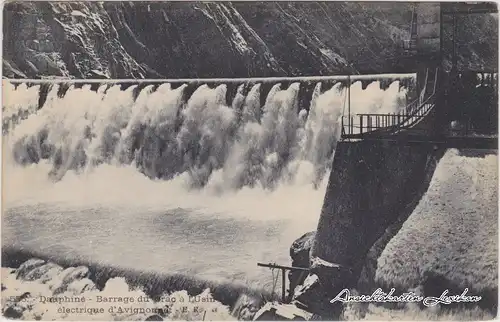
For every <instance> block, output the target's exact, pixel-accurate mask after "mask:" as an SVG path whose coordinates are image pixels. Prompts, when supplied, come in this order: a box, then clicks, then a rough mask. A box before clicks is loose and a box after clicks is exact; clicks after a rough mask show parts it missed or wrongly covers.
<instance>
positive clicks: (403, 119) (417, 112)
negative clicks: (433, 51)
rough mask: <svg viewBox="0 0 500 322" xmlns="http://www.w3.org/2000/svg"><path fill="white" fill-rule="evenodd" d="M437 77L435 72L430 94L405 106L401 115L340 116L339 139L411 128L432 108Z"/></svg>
mask: <svg viewBox="0 0 500 322" xmlns="http://www.w3.org/2000/svg"><path fill="white" fill-rule="evenodd" d="M437 75H438V71H437V70H436V73H435V77H434V87H433V92H432V94H431V95H430V96H429V97H427V98H426V99H424V100H422V99H421V98H420V97H419V98H417V99H416V100H414V101H413V102H411V103H409V104H407V105H406V106H405V109H404V110H403V111H402V112H401V113H386V114H379V113H370V114H365V113H362V114H356V115H348V116H342V119H341V123H342V124H341V128H342V133H341V138H361V137H363V136H366V135H378V134H390V133H396V132H399V131H401V130H404V129H408V128H411V127H412V126H414V125H415V124H417V123H418V122H420V121H421V120H422V119H423V118H424V117H425V116H426V115H427V114H428V113H429V112H430V111H431V110H432V109H433V108H434V98H435V95H436V84H437ZM426 80H427V76H426ZM426 83H427V82H426ZM426 87H427V86H426ZM425 91H426V88H424V94H425Z"/></svg>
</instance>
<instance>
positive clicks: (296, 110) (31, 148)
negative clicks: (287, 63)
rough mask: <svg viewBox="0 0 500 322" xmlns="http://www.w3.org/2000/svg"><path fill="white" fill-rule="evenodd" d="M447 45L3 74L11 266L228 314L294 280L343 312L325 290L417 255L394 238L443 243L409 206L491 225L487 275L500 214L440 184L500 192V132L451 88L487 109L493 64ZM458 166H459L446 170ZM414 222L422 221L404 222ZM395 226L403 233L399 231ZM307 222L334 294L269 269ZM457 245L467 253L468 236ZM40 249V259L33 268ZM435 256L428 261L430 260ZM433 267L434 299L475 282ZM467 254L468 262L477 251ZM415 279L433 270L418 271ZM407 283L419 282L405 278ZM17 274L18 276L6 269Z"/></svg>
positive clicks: (316, 271)
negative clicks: (449, 52) (398, 54)
mask: <svg viewBox="0 0 500 322" xmlns="http://www.w3.org/2000/svg"><path fill="white" fill-rule="evenodd" d="M445 13H446V12H445ZM437 26H439V24H437ZM432 43H433V41H430V44H431V45H432ZM410 47H411V46H410ZM430 48H435V47H433V46H431V47H430ZM412 50H413V49H412V48H410V49H409V51H410V52H411V51H412ZM431 56H432V55H431ZM437 56H438V58H439V61H438V62H436V61H432V60H431V63H426V64H417V65H416V67H415V70H413V71H412V73H410V74H389V75H350V76H335V77H324V78H316V77H312V78H302V79H301V78H299V79H297V78H284V79H274V78H267V79H263V78H253V79H247V80H241V79H239V80H230V79H205V80H188V79H180V80H162V79H157V80H145V81H136V80H135V81H134V80H112V81H106V80H51V81H50V82H47V81H43V80H4V93H7V94H6V95H5V97H6V100H5V101H4V109H3V111H4V113H3V120H2V121H3V129H4V133H3V134H4V135H3V141H4V173H5V179H4V180H5V182H6V184H7V187H8V188H9V189H6V190H7V191H5V192H4V203H5V206H4V214H3V226H2V235H3V236H4V237H3V239H2V253H3V257H2V258H3V263H2V264H3V265H2V266H3V267H7V268H17V271H16V273H12V272H11V271H8V272H9V274H10V275H9V276H12V274H17V276H25V277H26V276H27V278H26V280H27V281H28V282H30V279H35V277H36V276H38V275H43V274H42V273H44V274H45V273H46V271H47V270H53V271H56V272H57V274H59V273H60V271H63V268H64V271H63V272H66V270H68V269H71V268H73V269H74V268H75V267H76V266H78V267H76V270H73V271H70V272H69V273H68V275H66V276H65V277H67V276H69V275H71V274H73V275H81V276H80V277H84V279H85V278H86V279H88V280H85V282H86V283H88V284H86V285H84V286H81V285H80V284H77V285H76V286H75V285H73V284H70V283H69V282H68V281H66V282H65V283H66V284H67V285H65V286H64V287H62V286H61V285H57V287H58V288H56V289H61V288H62V289H65V290H66V291H67V292H71V291H72V290H73V289H75V288H79V290H78V292H85V290H86V288H87V291H88V289H89V288H91V287H87V286H88V285H93V284H95V289H92V290H91V291H89V292H103V294H105V295H104V296H112V294H115V293H120V294H125V295H126V294H129V292H130V293H131V294H130V296H137V294H140V295H141V296H147V297H151V298H154V299H157V298H161V296H162V293H163V292H169V293H171V294H177V295H176V296H180V295H178V293H177V292H183V291H187V292H188V294H189V295H190V296H192V295H198V294H201V293H202V292H205V290H206V289H210V290H209V292H210V294H211V295H212V296H213V297H214V298H215V300H217V301H218V302H219V303H220V305H221V307H224V310H222V309H221V310H222V311H223V312H224V314H221V315H220V316H215V317H214V316H210V317H209V318H211V319H217V317H219V318H220V317H222V318H227V319H229V318H231V316H230V314H229V313H230V312H229V311H232V310H233V309H235V308H236V307H237V303H236V302H237V300H238V298H239V297H240V296H241V295H242V294H249V295H252V296H256V297H257V298H259V297H260V298H264V299H265V300H266V301H271V300H273V299H276V297H274V295H273V294H272V293H273V291H275V290H277V289H279V288H281V287H283V286H284V287H285V288H287V293H288V296H289V301H288V300H287V301H286V302H294V303H296V304H297V303H300V305H299V306H300V307H301V308H304V307H305V309H304V310H305V311H307V312H314V313H315V314H317V315H321V316H322V317H335V318H336V317H338V312H337V307H329V306H326V308H325V307H324V303H322V302H320V301H317V298H318V297H317V294H318V292H319V294H320V295H321V296H325V293H326V297H325V299H328V297H330V298H332V297H333V296H335V294H336V293H337V292H338V291H339V290H341V289H343V288H358V289H359V290H363V288H365V289H371V288H372V287H373V285H378V284H374V282H373V281H375V280H376V281H377V283H379V284H382V285H389V286H392V284H391V281H390V279H387V278H385V276H382V277H380V276H378V275H380V274H381V272H384V270H387V271H389V272H390V273H393V271H391V270H390V269H389V268H388V266H389V265H385V266H384V265H380V267H377V266H378V265H377V263H375V264H374V263H373V261H375V262H376V261H377V260H378V259H379V258H380V259H381V260H385V261H387V262H389V263H392V264H391V265H398V264H400V265H402V266H404V264H405V263H401V260H400V258H398V255H397V254H399V253H397V252H395V251H394V252H392V253H391V252H389V251H390V250H394V249H397V250H401V249H404V248H405V246H406V245H407V244H411V243H415V241H414V240H411V238H413V239H418V238H421V237H419V236H420V235H419V232H420V231H421V230H424V232H425V234H424V235H425V236H427V238H428V239H429V240H430V239H432V238H434V239H438V237H439V236H436V234H433V231H432V229H434V231H436V230H438V229H443V227H438V226H432V225H431V224H428V225H427V226H425V225H423V226H422V223H421V222H419V220H418V218H415V216H414V215H425V214H426V213H431V215H433V216H436V217H438V216H439V218H440V220H441V223H442V225H443V226H445V227H449V226H453V225H455V224H456V226H457V227H461V228H462V229H463V230H464V231H465V232H464V231H461V232H460V233H461V234H458V233H457V235H458V236H464V234H470V235H472V234H473V233H474V232H473V231H472V229H470V227H469V225H468V220H470V221H471V222H474V223H475V224H476V225H477V227H481V228H482V229H483V230H485V231H487V232H489V235H488V236H486V237H484V236H481V238H479V237H478V238H477V240H475V239H474V243H473V245H476V244H478V243H483V244H486V245H491V247H490V248H485V249H481V250H482V251H483V253H484V254H485V255H484V257H486V258H482V257H481V258H479V259H478V260H477V262H480V263H482V262H485V263H486V264H485V266H484V267H481V266H479V269H478V270H481V268H487V269H488V270H492V267H496V265H497V264H496V258H494V257H495V255H491V254H493V253H494V251H495V250H496V248H495V247H496V242H494V241H493V238H492V236H494V235H495V234H496V233H495V231H493V230H492V229H491V227H493V224H495V223H496V222H497V219H496V217H495V216H493V217H492V214H494V215H495V211H494V210H493V209H488V210H487V211H484V213H483V211H482V210H478V212H479V214H480V216H483V217H482V218H481V219H478V218H476V217H477V216H472V215H471V217H472V219H471V218H467V214H470V213H469V212H466V211H464V210H463V209H462V208H460V207H462V206H461V205H460V206H459V205H458V204H459V202H457V201H456V200H457V199H460V198H461V197H460V198H459V197H457V196H453V197H450V198H447V199H445V201H443V202H442V203H446V205H444V204H443V205H441V204H438V203H439V198H440V195H441V194H443V193H444V192H446V196H448V194H450V195H451V194H453V191H454V190H453V189H452V188H450V186H453V185H457V186H459V185H467V189H468V190H467V189H465V188H464V189H463V191H462V193H463V195H464V196H466V197H467V198H470V200H469V199H467V200H469V201H470V202H471V205H472V206H471V207H476V208H477V209H480V208H481V207H482V205H481V204H480V203H479V201H478V200H480V201H483V202H484V204H488V205H490V203H489V202H491V201H492V200H494V198H495V197H494V196H493V194H492V193H491V191H494V190H495V189H496V188H495V186H494V184H495V182H496V181H497V180H496V179H495V176H494V175H492V170H491V169H493V168H494V165H495V164H496V156H495V154H496V151H495V149H496V145H497V141H496V140H497V137H496V132H497V128H495V124H490V123H488V122H487V121H485V119H486V120H488V119H489V118H488V117H486V118H485V117H479V118H477V119H474V118H471V117H469V116H470V113H467V112H468V111H470V109H468V108H467V107H464V108H463V109H461V111H460V112H457V108H454V107H456V105H454V104H455V103H456V102H452V99H453V98H454V95H453V94H450V93H457V92H459V93H464V94H467V95H464V97H465V101H467V102H470V101H473V99H471V97H479V96H480V97H485V98H486V99H485V102H486V103H487V102H490V103H491V102H493V103H494V104H480V105H481V106H485V107H487V108H486V109H485V111H484V114H486V115H489V114H488V113H491V111H492V110H496V105H495V104H496V102H497V97H495V95H494V94H492V93H496V92H497V91H498V78H497V73H496V72H495V71H488V70H482V71H475V70H473V71H466V70H459V71H458V73H456V74H453V73H452V72H451V71H450V70H447V69H446V68H443V66H442V65H444V64H441V62H442V60H441V58H442V57H439V55H437ZM428 59H430V58H428ZM444 67H445V66H444ZM455 84H456V85H455ZM458 84H460V85H458ZM457 88H460V89H462V90H460V91H459V90H457ZM463 89H467V91H465V90H463ZM484 93H489V94H488V95H484ZM492 106H493V108H491V107H492ZM484 114H482V115H483V116H484ZM447 150H448V151H447ZM443 161H444V162H443ZM481 167H485V168H486V169H488V170H487V171H481V170H478V169H480V168H481ZM448 169H453V171H454V172H453V173H459V174H460V175H457V176H456V178H449V177H447V176H446V175H445V174H444V173H445V172H446V171H447V170H448ZM493 172H494V171H493ZM492 183H493V184H492ZM448 190H451V191H448ZM488 191H489V194H488ZM477 196H481V197H480V198H479V197H477ZM477 198H479V199H477ZM447 207H448V208H447ZM450 209H451V210H450ZM469 210H470V209H467V211H469ZM440 211H442V212H443V214H440V213H439V212H440ZM453 211H457V212H458V213H459V214H458V215H457V216H456V217H453V216H451V215H450V213H451V212H453ZM429 216H430V215H429ZM431 218H432V217H431ZM454 218H455V220H457V222H454ZM407 219H408V220H409V226H408V225H406V226H404V227H402V226H403V223H405V222H406V220H407ZM426 219H427V220H428V222H431V220H429V217H426ZM458 221H459V222H458ZM415 222H416V223H415ZM412 225H413V226H412ZM429 227H430V228H429ZM464 227H465V228H464ZM54 230H56V231H57V232H54ZM400 230H401V231H403V232H408V233H407V234H406V235H404V236H396V237H395V235H398V231H400ZM450 230H451V229H450ZM309 231H315V236H314V238H313V239H311V240H310V244H311V246H310V249H306V250H307V252H308V254H307V258H306V259H305V261H302V262H297V263H292V264H290V265H293V266H300V267H302V268H304V269H307V270H308V272H309V273H310V276H309V277H313V278H314V276H313V275H316V276H317V278H318V279H317V281H320V282H321V285H322V286H321V287H322V289H320V290H319V291H318V289H317V288H316V289H315V288H314V287H316V286H317V284H314V283H312V284H310V285H309V284H307V283H306V282H304V279H306V276H302V280H301V281H300V283H297V284H298V285H293V287H292V285H291V283H289V285H281V284H280V283H283V282H281V281H280V279H275V276H269V275H268V274H266V273H267V272H266V271H264V270H263V269H262V268H259V267H257V265H256V264H257V262H269V261H275V262H278V263H283V264H288V263H290V258H289V256H288V254H287V249H288V248H289V247H290V245H292V244H293V243H294V241H295V240H296V239H297V237H299V236H301V235H303V234H304V233H305V232H309ZM447 232H448V233H450V234H453V233H456V232H455V231H453V230H451V231H447ZM405 238H408V239H410V242H407V241H406V240H405ZM457 238H460V237H457ZM131 241H132V242H131ZM405 243H407V244H405ZM419 245H420V246H421V247H422V248H423V249H426V248H425V247H424V245H425V243H424V242H422V243H421V244H419ZM449 247H450V249H451V250H453V253H459V252H460V251H463V247H464V246H463V245H461V244H460V245H458V246H457V243H456V242H454V243H451V244H450V246H449ZM117 248H120V249H121V250H122V251H121V252H120V253H118V252H117V251H116V249H117ZM377 248H378V249H377ZM384 249H387V250H388V251H383V252H381V250H384ZM309 251H310V253H309ZM422 252H424V251H422ZM309 254H310V256H309ZM34 257H36V258H39V259H40V261H38V262H36V261H35V262H33V261H32V262H30V264H29V265H28V264H26V263H27V262H26V261H27V260H29V259H33V258H34ZM438 257H439V256H438ZM422 258H424V256H422ZM413 260H414V261H415V262H418V260H417V259H413ZM294 261H295V259H293V258H292V262H294ZM370 261H371V262H370ZM422 261H423V262H424V263H420V262H418V263H416V264H415V266H414V267H417V268H416V270H418V269H419V267H420V266H418V265H422V266H425V265H428V263H427V262H425V260H424V259H422ZM47 262H48V263H47ZM435 262H436V264H433V265H436V266H438V268H441V269H442V271H444V273H443V272H441V273H442V276H438V277H436V276H430V277H429V276H427V275H426V276H425V278H426V280H424V281H423V284H424V286H425V287H426V288H427V294H432V295H434V293H433V292H436V291H437V292H440V291H441V290H440V289H432V288H430V290H429V285H430V284H432V283H431V282H433V281H436V280H437V281H440V282H441V283H444V285H446V286H448V287H449V288H451V286H453V287H454V288H458V287H460V286H464V285H461V284H460V285H458V286H457V285H454V284H453V281H449V280H447V275H446V273H447V272H449V271H447V269H448V268H447V267H444V268H443V267H442V266H439V265H441V262H439V258H438V259H436V260H435ZM450 262H452V263H453V261H452V260H451V259H450ZM54 263H57V265H60V266H61V267H58V266H54V265H55V264H54ZM460 263H461V264H463V265H464V266H467V265H470V263H468V259H467V258H465V259H463V258H462V259H460ZM30 265H33V266H36V268H35V269H32V268H33V267H30ZM478 265H479V264H478ZM488 265H490V266H488ZM373 266H375V267H373ZM40 267H44V269H43V270H42V269H40ZM82 267H83V268H82ZM59 268H60V270H59ZM85 268H86V269H87V270H86V271H85ZM30 269H31V270H30ZM37 269H39V271H36V270H37ZM24 270H26V272H24ZM40 270H41V271H42V272H40ZM33 271H35V272H34V273H33ZM75 271H76V273H75ZM430 271H431V272H433V271H432V270H430ZM77 273H78V274H77ZM390 273H387V274H386V275H390ZM468 273H470V270H467V269H464V271H463V272H462V274H464V275H466V274H468ZM57 274H56V275H57ZM377 274H378V275H377ZM49 275H50V274H49ZM33 276H35V277H33ZM405 276H411V277H412V279H413V280H412V282H413V281H418V280H419V279H420V278H421V276H420V272H417V273H415V272H412V274H407V275H405ZM443 276H444V277H443ZM120 277H124V278H125V279H124V281H122V280H117V278H120ZM490 277H491V276H490V275H488V274H484V276H481V277H479V278H478V279H480V280H481V281H482V283H484V285H482V284H481V283H479V284H481V285H480V287H478V289H477V290H476V289H475V290H474V291H476V292H479V293H480V294H481V295H482V296H483V297H485V298H486V299H487V301H486V304H485V307H486V308H487V309H488V310H490V311H491V310H495V305H493V304H492V303H495V295H494V294H495V290H496V289H495V284H497V282H496V281H495V280H491V281H490V282H485V280H487V279H489V278H490ZM384 278H385V279H384ZM432 278H434V280H432ZM84 279H83V280H84ZM63 280H64V278H63ZM89 280H90V281H89ZM299 280H300V278H299ZM394 280H395V281H397V283H399V284H398V285H400V286H402V287H407V286H408V285H407V284H405V277H404V276H396V278H394ZM443 280H444V282H443ZM470 280H472V282H476V280H474V278H472V277H471V278H470ZM470 280H467V282H470ZM16 281H18V280H17V279H16V276H15V275H14V277H13V278H11V279H9V282H12V283H15V282H16ZM361 281H365V285H361V284H362V283H361ZM76 282H78V281H76ZM290 282H291V280H290ZM384 283H385V284H384ZM415 283H416V284H417V285H418V283H417V282H415ZM62 284H64V283H62ZM283 284H287V281H285V282H284V283H283ZM301 284H302V285H301ZM479 284H478V285H479ZM44 285H49V286H48V288H50V289H42V290H41V291H40V292H42V294H45V293H43V292H48V293H50V292H52V290H53V289H52V288H51V287H52V286H51V285H52V284H50V283H49V284H44ZM442 285H443V284H442ZM450 285H451V286H450ZM468 285H469V284H467V283H465V286H468ZM492 285H493V286H492ZM9 286H10V284H9ZM9 286H8V287H9ZM70 286H71V287H70ZM287 286H288V287H287ZM412 286H414V285H412ZM132 287H139V288H140V290H137V289H135V288H134V289H133V288H132ZM269 290H271V292H269ZM294 290H298V291H299V293H300V294H299V295H298V296H295V292H294ZM140 292H144V294H143V293H140ZM315 292H316V293H315ZM311 293H312V294H311ZM205 295H206V294H205ZM205 295H203V296H205ZM44 296H45V295H44ZM492 307H493V309H492ZM37 310H38V311H37ZM33 311H34V312H35V313H33V315H32V316H31V317H33V318H40V317H43V314H44V313H43V308H42V307H36V309H34V310H33ZM40 312H42V313H40ZM231 313H233V312H231ZM254 313H255V312H254ZM159 314H162V313H159ZM493 314H494V313H493ZM163 315H164V314H163ZM100 317H101V318H110V315H103V316H100ZM111 317H115V316H113V315H112V316H111ZM197 317H198V318H199V319H204V318H205V316H197ZM233 317H234V314H233ZM260 317H262V316H260ZM144 318H145V317H144ZM252 318H253V315H252Z"/></svg>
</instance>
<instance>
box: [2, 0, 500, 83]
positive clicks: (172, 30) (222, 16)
mask: <svg viewBox="0 0 500 322" xmlns="http://www.w3.org/2000/svg"><path fill="white" fill-rule="evenodd" d="M411 15H412V12H411V6H410V5H409V4H406V3H366V2H362V3H359V2H353V3H349V2H265V3H264V2H252V3H249V2H235V3H231V2H216V3H210V2H203V3H200V2H109V3H97V2H64V3H57V2H23V3H21V2H16V3H9V4H6V6H5V8H4V35H5V37H4V65H3V72H4V75H5V76H7V77H16V78H25V77H43V76H66V77H68V76H70V77H76V78H101V77H103V78H105V77H111V78H122V77H124V78H157V77H168V78H193V77H251V76H261V77H268V76H299V75H330V74H339V73H383V72H394V71H396V70H394V68H395V67H394V64H395V59H397V57H398V56H399V55H400V54H401V45H402V41H403V39H406V38H408V34H409V29H410V22H411ZM462 22H463V23H462V24H461V26H462V25H463V26H464V27H460V28H461V29H460V30H461V38H460V40H461V41H462V42H463V44H467V45H466V46H463V45H462V46H461V47H460V49H459V51H460V53H461V54H460V55H462V53H463V55H462V56H463V57H462V56H461V57H460V58H461V59H462V60H463V61H465V62H467V64H473V65H474V66H481V65H488V64H491V63H492V62H494V63H495V64H496V60H497V59H496V48H497V38H498V37H497V29H496V26H497V18H496V16H492V15H479V16H475V17H474V18H470V19H465V20H463V21H462ZM472 40H474V41H475V42H474V43H471V41H472ZM469 43H470V44H469ZM490 56H491V57H490ZM490 58H491V59H490Z"/></svg>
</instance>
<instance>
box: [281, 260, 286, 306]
mask: <svg viewBox="0 0 500 322" xmlns="http://www.w3.org/2000/svg"><path fill="white" fill-rule="evenodd" d="M285 284H286V278H285V269H284V268H282V269H281V299H282V301H283V303H285V300H286V298H285V297H286V289H285Z"/></svg>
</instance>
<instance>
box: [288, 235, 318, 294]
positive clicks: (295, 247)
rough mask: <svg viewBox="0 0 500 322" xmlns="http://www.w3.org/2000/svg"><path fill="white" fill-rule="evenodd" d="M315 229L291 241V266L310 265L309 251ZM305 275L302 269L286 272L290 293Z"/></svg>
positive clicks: (305, 266)
mask: <svg viewBox="0 0 500 322" xmlns="http://www.w3.org/2000/svg"><path fill="white" fill-rule="evenodd" d="M315 236H316V232H315V231H311V232H309V233H307V234H304V235H302V236H301V237H300V238H298V239H297V240H296V241H294V242H293V244H292V246H291V247H290V257H291V258H292V266H294V267H304V268H309V267H310V252H311V248H312V245H313V243H314V237H315ZM306 276H307V272H304V271H290V272H288V280H289V281H290V294H293V291H294V289H295V287H296V286H297V285H299V284H301V283H302V282H303V281H304V279H305V278H306Z"/></svg>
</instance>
